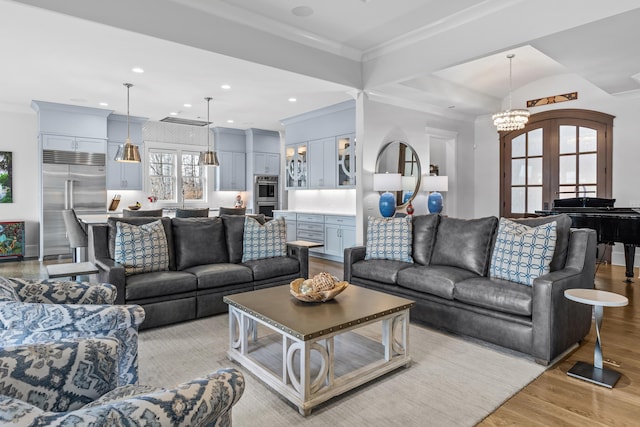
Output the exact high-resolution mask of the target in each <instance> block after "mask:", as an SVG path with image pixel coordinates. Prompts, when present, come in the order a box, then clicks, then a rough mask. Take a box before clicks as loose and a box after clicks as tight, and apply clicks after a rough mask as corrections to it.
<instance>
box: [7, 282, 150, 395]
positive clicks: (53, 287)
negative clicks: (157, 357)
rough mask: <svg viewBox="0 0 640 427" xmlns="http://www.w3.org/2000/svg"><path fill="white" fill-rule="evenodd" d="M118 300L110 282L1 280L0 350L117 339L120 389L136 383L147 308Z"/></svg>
mask: <svg viewBox="0 0 640 427" xmlns="http://www.w3.org/2000/svg"><path fill="white" fill-rule="evenodd" d="M115 299H116V289H115V287H114V286H112V285H110V284H104V283H103V284H88V283H79V282H71V281H62V280H24V279H16V278H4V277H0V347H6V346H15V345H19V344H37V343H43V342H56V341H61V340H64V339H77V338H101V337H107V338H109V337H111V338H115V339H117V340H118V341H119V346H120V347H119V351H118V367H119V369H118V381H117V385H118V386H121V385H126V384H136V383H137V382H138V326H139V325H140V324H141V323H142V322H143V321H144V310H143V309H142V307H140V306H138V305H113V304H114V302H115ZM0 389H2V387H0Z"/></svg>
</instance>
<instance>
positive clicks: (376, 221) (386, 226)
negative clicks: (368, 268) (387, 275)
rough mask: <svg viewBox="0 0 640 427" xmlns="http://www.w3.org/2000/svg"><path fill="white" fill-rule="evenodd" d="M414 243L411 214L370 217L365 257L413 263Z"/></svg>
mask: <svg viewBox="0 0 640 427" xmlns="http://www.w3.org/2000/svg"><path fill="white" fill-rule="evenodd" d="M412 243H413V223H412V221H411V216H410V215H407V216H404V217H400V218H380V217H372V216H370V217H369V219H368V221H367V248H366V255H365V259H390V260H396V261H404V262H410V263H413V258H412V257H411V253H412V250H411V246H412Z"/></svg>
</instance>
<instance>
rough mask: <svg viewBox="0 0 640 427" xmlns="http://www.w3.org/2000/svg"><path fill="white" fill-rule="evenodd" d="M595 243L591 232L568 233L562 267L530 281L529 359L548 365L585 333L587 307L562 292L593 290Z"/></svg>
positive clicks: (589, 308) (587, 314)
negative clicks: (531, 332)
mask: <svg viewBox="0 0 640 427" xmlns="http://www.w3.org/2000/svg"><path fill="white" fill-rule="evenodd" d="M596 241H597V239H596V233H595V231H594V230H590V229H586V228H582V229H572V230H571V232H570V237H569V248H568V251H567V261H566V263H565V267H564V268H563V269H562V270H557V271H554V272H551V273H549V274H545V275H544V276H540V277H538V278H537V279H535V280H534V282H533V307H532V311H533V313H532V322H533V346H532V355H533V356H534V357H535V358H536V359H539V360H541V361H545V362H550V361H551V360H552V359H553V358H554V357H556V356H557V355H558V354H559V353H560V352H562V351H564V350H565V349H567V348H568V347H570V346H571V345H573V344H575V343H576V342H578V341H580V340H582V339H583V338H584V337H585V336H586V335H587V333H589V329H590V328H591V306H588V305H586V304H579V303H575V302H573V301H569V300H568V299H567V298H565V296H564V291H565V290H567V289H572V288H587V289H592V288H593V284H594V277H595V263H596V243H597V242H596Z"/></svg>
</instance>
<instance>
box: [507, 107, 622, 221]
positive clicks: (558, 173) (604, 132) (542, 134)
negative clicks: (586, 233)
mask: <svg viewBox="0 0 640 427" xmlns="http://www.w3.org/2000/svg"><path fill="white" fill-rule="evenodd" d="M612 126H613V116H609V115H607V114H603V113H598V112H595V111H586V110H555V111H547V112H544V113H539V114H536V115H533V116H531V120H530V122H529V124H528V125H527V127H525V128H524V129H523V130H520V131H514V132H508V133H504V134H501V136H500V141H501V147H500V148H501V160H502V161H501V168H502V171H501V172H502V173H501V200H500V215H501V216H505V217H523V216H530V215H533V214H535V212H536V211H539V210H546V209H550V208H551V207H553V201H554V200H555V199H565V198H573V197H603V198H610V197H611V175H610V171H611V141H612V139H613V135H612Z"/></svg>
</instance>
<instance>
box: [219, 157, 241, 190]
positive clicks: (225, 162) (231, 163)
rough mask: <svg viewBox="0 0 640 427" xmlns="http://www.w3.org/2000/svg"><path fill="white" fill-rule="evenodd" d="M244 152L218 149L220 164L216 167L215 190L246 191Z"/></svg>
mask: <svg viewBox="0 0 640 427" xmlns="http://www.w3.org/2000/svg"><path fill="white" fill-rule="evenodd" d="M245 157H246V156H245V153H238V152H231V151H218V161H219V162H220V166H218V167H217V168H216V169H217V170H216V174H217V179H216V190H218V191H246V190H247V184H246V180H245V173H246V166H245Z"/></svg>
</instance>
